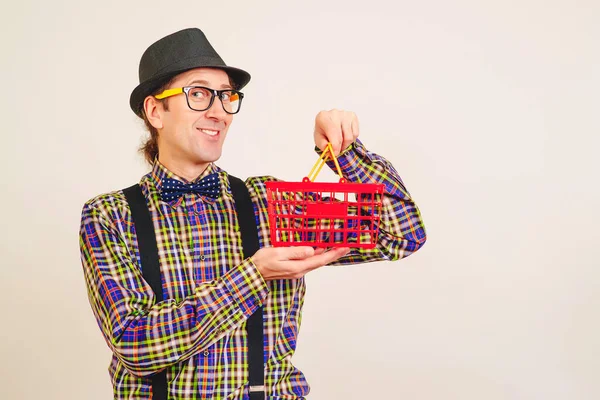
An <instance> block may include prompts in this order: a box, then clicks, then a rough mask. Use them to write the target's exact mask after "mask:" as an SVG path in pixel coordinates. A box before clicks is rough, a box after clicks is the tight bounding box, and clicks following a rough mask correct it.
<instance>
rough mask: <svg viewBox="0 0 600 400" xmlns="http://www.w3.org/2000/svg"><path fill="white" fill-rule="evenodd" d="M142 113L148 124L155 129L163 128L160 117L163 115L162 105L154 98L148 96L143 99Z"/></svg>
mask: <svg viewBox="0 0 600 400" xmlns="http://www.w3.org/2000/svg"><path fill="white" fill-rule="evenodd" d="M143 107H144V111H145V112H146V118H148V122H150V124H151V125H152V126H153V127H155V128H156V129H162V128H163V121H162V116H163V113H164V111H165V110H164V108H163V105H162V103H161V102H160V101H158V100H157V99H156V98H155V97H154V96H148V97H146V98H145V99H144V104H143Z"/></svg>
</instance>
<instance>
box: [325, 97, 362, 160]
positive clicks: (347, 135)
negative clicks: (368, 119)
mask: <svg viewBox="0 0 600 400" xmlns="http://www.w3.org/2000/svg"><path fill="white" fill-rule="evenodd" d="M358 134H359V131H358V117H357V116H356V114H354V113H353V112H352V111H344V110H335V109H334V110H329V111H321V112H320V113H318V114H317V117H316V118H315V145H317V147H318V148H319V149H321V150H325V148H326V147H327V142H331V145H332V147H333V152H334V154H335V156H336V157H337V156H338V155H339V154H340V153H341V152H342V151H344V150H345V149H346V148H347V147H348V146H350V145H351V144H352V143H354V142H355V141H356V138H358Z"/></svg>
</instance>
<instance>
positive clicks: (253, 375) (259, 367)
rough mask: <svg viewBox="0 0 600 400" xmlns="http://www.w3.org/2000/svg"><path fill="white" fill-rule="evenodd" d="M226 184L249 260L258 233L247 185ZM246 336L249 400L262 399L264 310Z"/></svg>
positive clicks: (255, 316)
mask: <svg viewBox="0 0 600 400" xmlns="http://www.w3.org/2000/svg"><path fill="white" fill-rule="evenodd" d="M229 184H230V185H231V192H232V194H233V199H234V200H235V211H236V213H237V216H238V223H239V225H240V231H241V234H242V246H243V247H244V257H245V258H248V257H252V256H253V255H254V253H256V252H257V251H258V248H259V242H258V230H257V227H256V220H255V217H254V207H253V206H252V200H251V199H250V193H248V188H247V187H246V184H245V183H244V182H243V181H242V180H241V179H239V178H236V177H235V176H231V175H229ZM246 330H247V332H248V381H249V386H250V400H264V399H265V386H264V385H265V364H264V337H263V334H264V332H263V308H262V307H260V308H259V309H258V310H256V311H255V312H254V314H252V315H251V316H250V318H248V320H247V321H246Z"/></svg>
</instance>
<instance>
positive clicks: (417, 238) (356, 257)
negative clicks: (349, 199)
mask: <svg viewBox="0 0 600 400" xmlns="http://www.w3.org/2000/svg"><path fill="white" fill-rule="evenodd" d="M315 150H316V151H317V152H318V153H319V152H320V150H319V149H318V148H316V149H315ZM337 159H338V163H339V165H340V168H341V170H342V175H343V177H344V178H346V179H347V180H348V181H349V182H354V183H381V184H383V185H384V195H383V198H382V203H383V205H382V208H381V222H380V225H379V238H378V242H377V246H376V247H375V248H374V249H354V248H353V249H352V250H351V252H350V253H349V254H348V255H347V256H345V257H343V258H341V259H340V260H339V261H338V262H336V263H335V264H354V263H363V262H368V261H377V260H399V259H402V258H404V257H407V256H409V255H410V254H412V253H414V252H415V251H417V250H418V249H419V248H420V247H421V246H423V244H424V243H425V240H426V232H425V227H424V224H423V220H422V218H421V214H420V212H419V209H418V208H417V205H416V204H415V203H414V201H413V200H412V198H411V197H410V194H409V192H408V190H407V189H406V187H405V186H404V183H403V182H402V179H401V178H400V176H399V175H398V172H397V171H396V170H395V168H394V167H393V166H392V164H391V163H390V162H389V161H388V160H386V159H385V158H383V157H381V156H379V155H377V154H375V153H371V152H369V151H367V149H366V148H365V147H364V145H363V144H362V142H361V141H360V140H358V139H356V141H355V142H354V143H352V144H351V145H350V146H349V147H347V148H346V149H345V150H344V151H343V152H342V153H341V154H340V155H339V156H338V157H337ZM327 165H328V166H329V167H330V168H331V169H332V170H333V171H334V172H335V165H334V163H333V161H331V160H330V161H328V162H327Z"/></svg>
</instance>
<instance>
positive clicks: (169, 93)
mask: <svg viewBox="0 0 600 400" xmlns="http://www.w3.org/2000/svg"><path fill="white" fill-rule="evenodd" d="M192 89H206V90H208V91H209V92H210V93H211V96H210V102H209V103H208V107H206V108H204V109H202V110H198V109H196V108H193V107H192V106H191V105H190V97H189V93H190V90H192ZM225 92H233V93H234V94H237V95H238V96H239V98H240V105H239V107H238V109H237V111H236V112H229V111H227V110H226V109H225V104H223V98H222V97H221V96H223V93H225ZM181 93H185V101H186V102H187V105H188V107H189V108H190V110H194V111H206V110H208V109H209V108H211V107H212V105H213V103H214V101H215V97H216V96H218V97H219V100H220V102H221V107H223V111H225V112H226V113H227V114H231V115H233V114H237V113H239V112H240V110H241V109H242V100H243V99H244V93H242V92H240V91H238V90H235V89H222V90H217V89H211V88H208V87H206V86H184V87H180V88H173V89H166V90H164V91H163V92H162V93H160V94H157V95H155V96H154V97H155V98H157V99H158V100H162V99H166V98H167V97H171V96H175V95H178V94H181Z"/></svg>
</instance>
